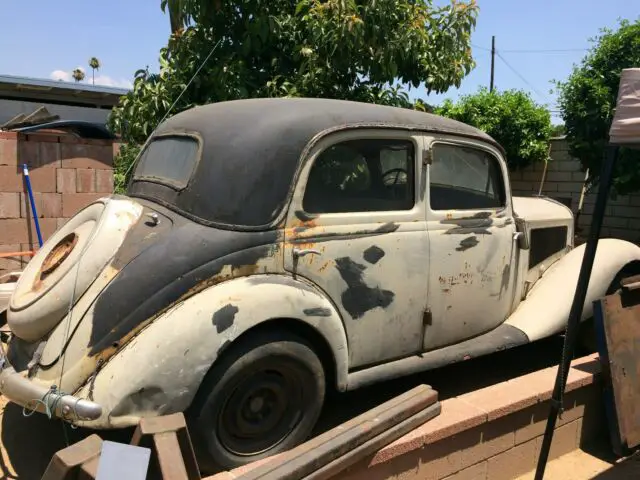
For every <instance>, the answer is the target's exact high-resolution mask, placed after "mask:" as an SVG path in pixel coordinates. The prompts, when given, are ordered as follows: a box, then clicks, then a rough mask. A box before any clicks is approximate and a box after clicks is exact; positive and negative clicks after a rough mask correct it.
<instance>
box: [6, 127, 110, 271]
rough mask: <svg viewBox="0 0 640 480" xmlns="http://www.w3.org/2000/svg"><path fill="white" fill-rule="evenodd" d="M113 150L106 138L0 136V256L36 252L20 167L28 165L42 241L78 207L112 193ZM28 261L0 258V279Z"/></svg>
mask: <svg viewBox="0 0 640 480" xmlns="http://www.w3.org/2000/svg"><path fill="white" fill-rule="evenodd" d="M113 152H114V145H113V144H112V142H111V141H110V140H93V139H80V138H77V137H75V136H73V135H68V134H63V133H34V134H18V133H14V132H0V253H2V252H14V251H25V250H32V249H33V248H37V234H36V229H35V225H34V222H33V218H32V214H31V205H30V203H29V197H28V193H27V189H26V184H25V181H24V175H23V172H22V165H23V164H25V163H26V164H27V166H28V167H29V176H30V179H31V186H32V189H33V194H34V201H35V205H36V208H37V214H38V220H39V223H40V230H41V232H42V236H43V239H44V240H46V239H47V238H48V237H50V236H51V234H53V232H55V231H56V230H57V229H58V228H60V227H61V226H62V225H63V224H64V223H65V222H66V221H67V220H68V219H69V218H70V217H72V216H73V215H75V214H76V213H77V212H78V211H79V210H80V209H82V208H83V207H85V206H86V205H88V204H89V203H91V202H92V201H93V200H95V199H96V198H100V197H103V196H105V195H109V194H110V193H111V192H112V191H113ZM28 259H29V257H22V258H20V257H11V258H0V275H2V274H3V273H4V272H6V271H11V270H20V269H21V268H22V267H23V264H24V263H26V262H27V261H28Z"/></svg>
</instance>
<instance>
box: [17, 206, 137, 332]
mask: <svg viewBox="0 0 640 480" xmlns="http://www.w3.org/2000/svg"><path fill="white" fill-rule="evenodd" d="M125 202H126V203H129V204H130V203H131V202H129V201H124V202H123V201H114V200H110V199H109V200H108V199H101V200H99V201H97V202H96V203H93V204H91V205H89V206H88V207H86V208H84V209H83V210H81V211H80V212H78V213H77V214H76V215H75V216H74V217H73V218H71V219H70V220H69V221H68V222H67V223H66V224H65V225H64V226H63V227H62V228H60V230H58V231H57V232H55V233H54V234H53V235H52V236H51V238H49V239H48V240H47V241H46V242H45V243H44V245H43V246H42V248H41V249H40V250H39V251H38V252H37V253H36V255H34V257H33V258H32V259H31V261H30V262H29V263H28V264H27V267H26V268H25V270H24V272H23V273H22V275H21V276H20V279H19V280H18V282H17V284H16V288H15V291H14V293H13V295H12V297H11V301H10V304H9V309H8V311H7V323H8V324H9V327H10V328H11V331H12V332H13V333H14V334H15V335H16V336H18V337H20V338H22V339H23V340H25V341H35V340H38V339H40V338H42V337H43V336H45V335H46V334H47V333H49V332H50V331H51V330H52V329H53V328H54V327H55V326H56V325H57V324H58V323H59V322H60V320H62V318H64V316H65V315H66V314H67V312H68V310H69V307H70V304H71V303H72V301H73V302H74V303H75V302H76V301H77V300H78V299H79V298H80V297H81V296H82V295H83V294H84V293H85V292H86V291H87V289H88V288H89V286H90V285H91V284H92V283H93V281H94V280H95V279H96V277H97V276H98V275H99V273H100V272H101V271H102V269H103V268H104V267H105V266H106V264H107V263H108V262H109V260H110V259H111V258H113V256H114V255H115V253H116V252H117V250H118V248H119V247H120V245H121V243H122V240H123V239H124V236H125V234H126V231H127V230H128V228H126V225H124V224H123V222H118V221H117V220H118V218H117V217H118V216H119V215H118V213H120V212H118V210H120V208H118V204H122V203H125ZM128 210H129V211H130V208H129V209H128ZM113 220H115V221H113ZM119 227H120V228H119Z"/></svg>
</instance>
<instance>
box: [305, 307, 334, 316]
mask: <svg viewBox="0 0 640 480" xmlns="http://www.w3.org/2000/svg"><path fill="white" fill-rule="evenodd" d="M302 313H304V314H305V315H307V316H309V317H330V316H331V310H329V309H328V308H324V307H316V308H305V309H304V310H303V311H302Z"/></svg>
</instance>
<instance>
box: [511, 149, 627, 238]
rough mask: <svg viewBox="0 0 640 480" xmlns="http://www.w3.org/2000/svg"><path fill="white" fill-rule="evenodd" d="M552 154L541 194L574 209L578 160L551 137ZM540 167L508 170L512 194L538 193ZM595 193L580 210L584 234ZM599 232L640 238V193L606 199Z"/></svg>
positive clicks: (578, 180)
mask: <svg viewBox="0 0 640 480" xmlns="http://www.w3.org/2000/svg"><path fill="white" fill-rule="evenodd" d="M551 158H552V161H551V162H549V165H548V168H547V176H546V179H545V182H544V186H543V189H542V194H543V195H548V196H549V197H553V198H556V199H558V200H561V201H563V202H564V203H565V204H566V205H568V206H570V207H571V209H572V210H573V212H574V213H576V212H577V210H578V204H579V201H580V192H581V190H582V184H583V182H584V178H585V174H584V172H582V171H581V166H580V162H579V161H578V160H576V159H574V158H571V156H570V155H569V152H568V145H567V142H566V141H565V140H553V141H552V145H551ZM543 170H544V165H543V164H537V165H534V166H533V167H530V168H528V169H526V170H524V171H518V172H511V188H512V191H513V194H514V195H524V196H530V195H533V194H537V193H538V189H539V188H540V180H541V179H542V175H543ZM596 193H597V191H596V190H594V191H593V192H590V193H588V194H586V195H585V199H584V205H583V209H582V213H581V214H580V217H579V220H578V223H579V224H578V228H579V229H581V233H582V234H584V235H586V234H587V233H588V229H589V225H591V216H592V214H593V207H594V205H595V202H596ZM601 236H602V237H614V238H621V239H624V240H629V241H632V242H640V193H637V194H632V195H620V196H618V197H617V198H616V199H609V201H608V203H607V210H606V215H605V218H604V221H603V227H602V234H601Z"/></svg>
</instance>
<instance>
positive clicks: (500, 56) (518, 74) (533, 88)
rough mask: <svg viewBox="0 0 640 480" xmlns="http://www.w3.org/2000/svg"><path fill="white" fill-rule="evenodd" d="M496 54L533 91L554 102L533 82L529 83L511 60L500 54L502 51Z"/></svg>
mask: <svg viewBox="0 0 640 480" xmlns="http://www.w3.org/2000/svg"><path fill="white" fill-rule="evenodd" d="M496 55H498V58H500V60H502V61H503V62H504V64H505V65H506V66H507V67H509V69H510V70H511V71H512V72H513V73H515V74H516V75H517V76H518V77H519V78H520V80H522V81H523V82H524V83H526V84H527V85H528V86H529V88H531V90H533V91H534V92H535V93H536V94H537V95H538V96H540V97H541V98H544V99H545V100H547V102H549V103H553V102H552V101H551V100H550V99H549V97H547V96H546V95H545V94H543V93H540V91H539V90H538V89H537V88H536V87H534V86H533V85H531V83H529V80H527V79H526V78H524V76H522V75H520V73H519V72H518V71H517V70H516V69H515V68H513V67H512V66H511V65H510V64H509V62H507V61H506V60H505V59H504V57H503V56H502V55H500V51H496Z"/></svg>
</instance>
